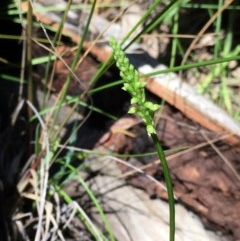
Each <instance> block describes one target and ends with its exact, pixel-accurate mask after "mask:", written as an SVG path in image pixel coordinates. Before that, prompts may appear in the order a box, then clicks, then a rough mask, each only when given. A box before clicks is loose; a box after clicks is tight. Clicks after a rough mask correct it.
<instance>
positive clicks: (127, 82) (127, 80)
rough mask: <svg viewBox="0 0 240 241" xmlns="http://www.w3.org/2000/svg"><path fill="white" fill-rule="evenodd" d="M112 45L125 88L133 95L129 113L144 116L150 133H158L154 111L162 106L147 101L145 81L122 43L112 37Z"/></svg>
mask: <svg viewBox="0 0 240 241" xmlns="http://www.w3.org/2000/svg"><path fill="white" fill-rule="evenodd" d="M109 42H110V45H111V47H112V49H113V53H114V59H115V60H116V65H117V67H118V68H119V69H120V76H121V77H122V78H123V80H124V84H123V88H122V89H123V90H125V91H127V92H129V94H130V95H131V97H132V98H131V104H132V106H131V108H130V109H129V111H128V113H130V114H135V113H136V114H138V115H139V116H141V117H142V119H143V121H144V122H145V124H146V126H147V132H148V134H149V135H151V134H153V133H156V132H155V128H154V123H153V117H154V112H155V111H156V110H158V109H159V108H160V105H157V104H153V103H152V102H149V101H146V98H145V90H144V87H145V85H146V83H145V82H140V81H139V73H138V71H136V70H135V68H134V66H133V65H132V64H130V63H129V60H128V58H127V57H126V55H125V53H124V52H123V51H122V49H121V46H120V44H119V43H118V42H117V41H116V40H115V39H114V38H113V37H112V38H110V41H109Z"/></svg>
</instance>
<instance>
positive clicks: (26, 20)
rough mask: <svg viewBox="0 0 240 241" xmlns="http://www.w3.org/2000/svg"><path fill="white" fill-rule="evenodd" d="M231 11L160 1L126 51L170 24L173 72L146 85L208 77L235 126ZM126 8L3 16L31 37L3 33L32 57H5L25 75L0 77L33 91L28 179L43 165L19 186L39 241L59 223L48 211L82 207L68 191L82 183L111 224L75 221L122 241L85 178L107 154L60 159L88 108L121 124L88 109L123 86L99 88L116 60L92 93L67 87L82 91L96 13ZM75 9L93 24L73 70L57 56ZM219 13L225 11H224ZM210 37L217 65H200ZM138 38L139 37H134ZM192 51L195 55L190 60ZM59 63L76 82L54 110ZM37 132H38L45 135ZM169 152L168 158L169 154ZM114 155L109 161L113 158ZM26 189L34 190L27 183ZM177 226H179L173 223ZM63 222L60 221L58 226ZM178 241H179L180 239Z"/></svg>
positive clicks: (200, 85)
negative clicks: (41, 84)
mask: <svg viewBox="0 0 240 241" xmlns="http://www.w3.org/2000/svg"><path fill="white" fill-rule="evenodd" d="M26 2H27V1H26ZM160 4H162V8H161V11H160V10H159V12H157V13H156V14H155V15H154V17H153V18H151V21H148V22H147V24H146V25H145V27H144V28H143V29H142V30H141V31H140V32H139V33H138V34H137V35H134V33H135V32H136V29H137V28H138V27H139V26H141V25H142V24H143V23H144V22H146V21H147V20H148V19H150V16H151V14H152V13H153V11H154V10H155V9H156V8H157V7H158V6H159V5H160ZM223 4H224V1H223V0H218V1H208V3H198V1H187V0H182V1H179V0H174V1H167V0H165V1H161V0H156V1H154V2H153V3H152V4H151V5H150V6H149V8H148V9H147V10H146V11H145V13H144V14H143V16H142V17H141V18H140V19H139V21H138V22H137V23H136V24H135V26H133V27H132V29H131V31H130V32H129V33H127V34H126V36H124V37H123V39H122V40H121V44H123V46H124V50H127V48H128V47H130V46H131V45H132V44H133V43H135V42H138V43H141V41H142V37H143V36H144V35H145V34H149V35H150V36H151V34H152V33H153V31H159V28H160V26H161V25H163V24H166V25H167V26H168V28H169V33H168V34H169V35H171V36H173V37H172V38H170V39H169V45H168V51H169V52H168V53H159V54H160V57H159V59H160V60H159V61H162V57H161V55H164V54H165V56H169V57H168V58H167V60H166V64H168V66H169V67H168V68H167V69H166V70H161V71H154V72H151V73H149V74H147V75H141V76H140V78H141V77H147V76H156V75H160V74H165V73H171V72H176V73H180V74H181V75H182V76H185V74H186V73H187V72H188V73H193V74H192V75H194V74H195V73H196V74H197V75H198V76H203V78H202V79H201V80H200V79H199V81H198V82H197V83H196V85H195V86H194V87H195V88H196V89H197V90H198V91H199V93H201V94H204V95H208V96H210V98H211V99H212V100H213V101H214V102H216V103H217V104H218V105H219V106H221V107H222V108H224V109H225V110H226V111H227V112H228V113H229V114H230V115H232V116H233V117H234V118H235V119H237V120H239V119H240V111H239V109H240V100H239V98H240V97H239V94H237V91H236V89H234V88H232V87H231V85H230V84H229V80H230V79H231V78H233V76H232V73H231V68H230V63H232V62H234V61H235V62H236V63H237V65H238V61H239V60H240V45H239V34H238V32H237V30H238V29H237V26H236V19H237V15H239V13H238V11H239V9H240V4H238V2H237V1H234V2H233V3H232V4H231V5H229V6H225V7H224V8H222V6H223ZM30 6H31V4H30V2H29V7H30ZM122 6H125V5H124V4H123V5H122V4H120V3H115V2H112V3H111V2H109V3H107V4H103V3H97V1H92V2H91V3H88V4H85V5H81V4H77V5H76V4H73V3H72V1H70V0H68V1H67V5H66V7H64V8H61V7H60V6H49V7H42V8H39V9H34V8H33V12H32V11H28V13H26V12H22V11H21V10H20V9H19V5H18V4H17V2H15V3H12V4H9V5H8V7H7V11H6V12H5V13H4V14H2V15H1V16H0V18H2V19H10V20H11V21H13V22H15V23H17V24H22V25H23V26H24V28H26V33H25V35H22V36H18V35H16V34H13V35H6V34H1V33H0V39H9V41H23V43H25V44H26V45H24V44H23V46H25V47H23V53H25V54H26V58H23V60H25V61H23V62H22V63H20V64H19V65H18V64H16V63H11V62H9V61H8V59H6V58H2V57H1V56H0V62H1V63H3V64H4V66H5V67H6V68H8V67H15V68H17V69H22V71H21V75H19V76H15V75H11V74H9V73H7V74H5V73H4V71H3V72H2V73H1V75H0V76H1V78H2V79H5V80H8V81H14V82H20V83H22V86H25V85H26V84H27V86H28V96H27V100H28V110H29V111H28V112H29V113H28V117H29V123H30V124H32V135H30V137H31V140H29V145H31V146H32V145H34V148H33V149H34V152H33V153H30V155H29V162H28V163H29V164H28V166H27V169H26V171H25V172H26V175H27V173H28V171H29V170H31V169H32V163H33V162H32V161H31V160H32V159H31V158H30V156H32V155H36V158H35V159H36V160H38V162H36V163H37V165H36V166H35V167H34V170H32V171H31V175H32V176H31V175H30V177H28V178H27V179H21V180H20V181H19V186H21V187H22V188H21V192H22V193H23V194H24V195H25V196H24V197H25V199H26V200H28V201H29V200H31V202H32V213H34V214H35V218H36V219H37V220H38V221H37V224H38V226H37V227H38V229H37V232H36V237H35V240H36V241H37V240H42V238H43V236H44V235H47V233H48V232H50V231H49V230H50V227H52V225H53V221H48V225H45V226H44V227H43V226H42V224H43V223H44V222H45V219H44V215H47V216H48V217H49V220H51V218H52V217H51V215H54V210H52V211H51V212H52V213H51V212H50V211H49V210H50V209H47V207H49V206H51V205H53V206H54V205H56V200H57V199H59V200H61V202H63V203H65V204H66V205H70V204H71V203H73V202H74V200H73V199H72V197H71V196H69V195H68V194H67V193H66V192H65V191H64V188H63V185H64V184H65V183H66V182H71V181H72V180H76V179H77V181H78V182H79V185H81V186H82V187H83V189H84V190H85V192H86V193H87V195H88V198H89V200H90V202H91V203H92V204H93V205H94V206H95V208H96V210H97V212H98V214H99V216H100V218H101V220H102V221H103V224H104V230H101V229H100V227H98V226H97V224H96V223H94V220H91V219H90V218H88V216H87V215H88V214H86V213H85V211H84V210H82V209H81V207H79V206H77V207H76V210H75V211H76V213H75V216H76V217H77V218H79V220H80V221H81V222H82V223H83V224H84V226H85V227H86V229H87V230H88V232H89V233H90V234H91V236H92V237H93V239H94V240H97V241H98V240H106V241H107V240H116V239H115V237H114V232H113V230H112V229H111V224H110V223H109V222H108V220H107V216H106V214H105V213H104V208H103V207H102V206H101V201H100V200H99V199H98V197H97V196H96V195H95V193H94V192H93V191H92V190H91V187H90V186H89V183H88V182H87V181H85V180H84V178H82V177H81V175H80V174H79V170H80V169H81V171H84V170H87V169H88V168H91V164H84V162H83V159H84V158H86V157H87V156H89V155H91V154H92V155H99V156H101V155H105V153H97V152H96V151H94V150H86V149H82V150H81V152H76V151H74V150H71V149H68V150H67V152H66V155H65V157H60V156H59V153H60V151H61V150H66V149H67V147H68V146H72V147H74V145H75V144H76V143H75V142H76V135H77V132H78V130H79V129H80V128H81V127H82V125H83V123H84V122H87V121H88V119H87V117H86V118H85V119H83V120H82V122H79V123H76V124H75V125H74V128H73V129H72V133H71V135H70V136H69V138H67V140H65V143H62V140H61V138H62V136H61V132H62V131H63V129H64V126H65V125H66V123H67V122H68V121H69V119H70V118H71V115H72V113H74V112H75V111H76V110H77V109H78V108H79V107H80V106H81V107H85V108H87V109H88V110H89V111H90V112H89V113H90V114H91V113H92V112H98V113H101V114H103V115H105V116H107V117H109V118H110V119H112V120H117V119H118V117H116V116H114V115H112V114H111V113H107V112H106V111H104V110H101V109H99V108H97V107H96V106H94V104H93V103H92V102H91V101H90V102H86V97H88V99H90V100H91V98H92V96H93V95H94V94H96V93H99V92H102V91H104V90H107V89H109V88H111V87H113V86H117V85H122V84H123V81H122V80H119V79H118V80H117V79H116V80H115V81H113V82H112V83H108V84H105V85H101V86H100V87H95V84H96V83H97V82H98V80H99V78H100V77H101V76H102V75H103V74H104V73H105V72H106V71H107V69H109V68H110V66H111V65H113V58H112V57H111V58H109V60H108V61H106V62H105V63H102V64H101V65H99V68H98V71H97V73H96V74H95V76H94V77H93V78H92V79H91V80H89V81H90V85H89V88H86V90H85V91H84V92H83V93H82V94H81V95H79V96H68V95H67V88H68V86H69V84H70V81H71V79H72V78H74V79H76V80H77V81H79V83H80V84H82V83H81V80H80V79H79V77H78V76H76V75H75V69H76V66H77V64H78V61H79V58H80V55H81V52H82V51H83V45H84V41H85V40H86V38H87V34H88V32H89V24H90V23H91V21H92V17H93V14H94V13H95V12H97V11H99V10H101V9H111V8H121V7H122ZM30 9H31V7H30ZM73 9H78V10H79V9H88V11H89V12H90V14H89V15H88V17H87V19H86V24H85V25H84V28H83V31H82V36H81V37H82V38H81V41H80V42H79V43H71V44H72V45H75V47H76V51H75V57H74V59H73V61H72V63H71V64H67V63H66V62H65V61H64V57H63V56H61V55H59V54H57V51H56V47H57V46H59V45H61V44H63V42H62V41H63V38H62V37H63V35H64V33H63V27H64V23H65V22H66V19H67V15H68V13H69V11H70V10H73ZM219 9H221V10H222V11H219ZM35 10H37V11H39V12H44V13H47V12H57V11H59V10H61V11H62V15H61V22H60V24H59V25H58V27H57V29H54V28H53V27H52V26H48V25H45V24H43V23H41V22H38V21H37V19H36V18H35V17H34V11H35ZM121 10H122V9H121ZM196 10H197V11H199V13H200V14H199V24H200V26H198V29H195V32H194V33H189V32H188V29H189V28H187V27H186V26H184V24H186V23H184V22H190V24H191V20H188V19H185V18H186V17H189V16H191V12H192V11H194V13H195V11H196ZM202 13H204V14H202ZM226 14H228V16H226ZM202 16H204V17H203V19H201V17H202ZM207 23H211V24H210V25H209V27H208V28H206V29H205V28H204V27H205V26H207ZM190 27H192V26H190ZM36 29H38V30H39V31H40V32H42V33H43V36H41V37H40V38H35V36H34V37H33V35H34V34H33V33H34V31H36ZM49 30H50V31H52V32H51V37H50V35H49V32H48V31H49ZM201 30H202V32H201ZM208 33H213V34H214V36H216V37H215V39H214V45H210V46H204V47H202V49H201V50H202V51H203V52H207V53H209V54H210V55H211V59H207V60H204V59H203V60H202V59H199V56H198V54H199V53H198V51H197V50H198V48H195V47H196V44H198V42H199V41H196V43H194V40H201V39H202V37H203V36H205V35H206V34H208ZM190 34H191V35H194V36H195V38H194V39H192V40H191V39H187V38H181V37H180V36H185V35H186V36H189V35H190ZM133 35H134V36H135V37H132V36H133ZM221 36H223V37H221ZM64 37H66V36H64ZM153 37H154V36H153ZM160 40H161V39H160ZM33 42H34V43H35V44H38V45H39V46H41V47H42V48H43V49H44V50H45V51H46V52H47V54H45V55H44V56H43V57H34V53H33V52H32V44H33ZM13 43H14V42H13ZM191 43H192V44H193V45H192V47H191V48H189V46H191ZM188 48H189V53H188V54H186V52H187V49H188ZM57 60H61V61H62V62H63V63H64V64H65V65H66V67H67V68H68V70H69V75H68V76H66V82H65V85H64V87H63V89H62V91H61V92H60V93H58V94H57V95H56V99H55V103H54V104H53V105H52V106H51V107H49V106H47V103H48V98H49V95H50V93H49V90H48V88H47V87H46V86H47V83H51V81H52V80H53V76H54V71H55V68H54V64H55V62H56V61H57ZM181 63H182V64H181ZM43 64H45V72H44V73H41V74H42V78H43V79H44V81H45V85H46V86H45V87H46V88H45V92H44V101H43V104H42V106H39V108H37V107H36V106H37V105H36V103H35V100H34V97H35V96H36V92H35V89H34V84H35V83H34V69H35V67H37V66H38V65H43ZM202 72H203V73H204V74H203V75H201V74H202ZM189 81H190V80H189ZM239 88H240V87H238V90H239ZM20 99H21V98H20ZM64 106H70V109H69V111H68V113H66V116H65V119H64V121H63V122H62V123H60V124H59V123H58V117H59V114H60V111H61V110H62V108H64ZM35 126H37V128H36V127H35ZM56 126H57V129H56ZM155 141H156V137H155ZM60 143H61V144H60ZM158 149H159V146H158V145H157V146H156V152H154V153H142V154H136V155H135V156H140V157H143V156H145V155H153V154H156V153H157V151H158ZM161 153H162V154H163V152H161ZM107 155H109V153H107ZM110 155H112V156H113V157H114V156H117V157H119V158H120V157H121V158H127V157H131V155H120V154H118V153H111V154H110ZM76 158H77V159H79V161H80V165H79V167H74V166H73V165H72V164H71V162H72V160H73V159H76ZM33 159H34V158H33ZM35 159H34V160H35ZM26 162H27V160H26ZM55 163H58V164H59V165H61V168H60V170H59V171H58V172H57V173H56V174H55V175H54V176H50V175H49V168H50V167H51V166H52V165H54V164H55ZM65 176H66V179H65V182H63V183H61V182H60V180H61V177H65ZM26 182H27V183H28V184H26ZM28 186H31V188H30V189H28V188H27V187H28ZM53 194H54V195H53ZM53 197H54V198H53ZM50 204H51V205H50ZM59 205H60V204H59ZM46 210H48V211H46ZM171 219H173V216H172V217H171ZM55 221H56V222H57V220H55ZM172 231H173V228H172ZM56 235H60V234H58V233H57V231H56ZM61 235H62V234H61ZM159 239H161V237H159ZM170 240H173V237H172V236H171V239H170Z"/></svg>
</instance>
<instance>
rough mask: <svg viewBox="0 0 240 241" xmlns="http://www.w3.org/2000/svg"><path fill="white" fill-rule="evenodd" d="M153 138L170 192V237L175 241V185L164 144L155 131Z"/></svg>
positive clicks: (171, 240)
mask: <svg viewBox="0 0 240 241" xmlns="http://www.w3.org/2000/svg"><path fill="white" fill-rule="evenodd" d="M151 138H152V140H153V143H154V146H155V149H156V151H157V153H158V156H159V159H160V162H161V164H162V168H163V175H164V178H165V182H166V186H167V193H168V202H169V224H170V233H169V236H170V237H169V239H170V241H174V233H175V204H174V193H173V186H172V179H171V176H170V171H169V167H168V163H167V160H166V157H165V154H164V151H163V148H162V145H161V143H160V141H159V139H158V137H157V135H156V134H155V133H153V134H151Z"/></svg>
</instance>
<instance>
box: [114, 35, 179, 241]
mask: <svg viewBox="0 0 240 241" xmlns="http://www.w3.org/2000/svg"><path fill="white" fill-rule="evenodd" d="M109 42H110V45H111V47H112V50H113V55H114V59H115V60H116V65H117V67H118V68H119V70H120V76H121V77H122V78H123V80H124V84H123V88H122V89H123V90H125V91H127V92H129V94H130V95H131V97H132V98H131V105H132V106H131V107H130V109H129V111H128V113H130V114H138V115H139V116H140V117H141V118H142V119H143V121H144V122H145V124H146V130H147V132H148V134H149V136H151V138H152V140H153V143H154V146H155V148H156V151H157V153H158V156H159V159H160V161H161V164H162V168H163V174H164V178H165V181H166V186H167V192H168V198H169V224H170V232H169V240H170V241H174V239H175V206H174V194H173V187H172V179H171V176H170V172H169V168H168V164H167V161H166V157H165V154H164V151H163V148H162V145H161V143H160V141H159V139H158V137H157V134H156V130H155V127H154V122H153V117H154V112H155V111H156V110H158V109H159V108H160V106H159V105H157V104H153V103H152V102H150V101H146V98H145V90H144V87H145V85H146V83H145V82H140V81H139V73H138V72H137V71H136V70H135V68H134V66H133V65H131V64H130V63H129V60H128V58H127V57H126V55H125V53H124V52H123V51H122V49H121V46H120V44H119V43H118V42H117V41H116V40H115V39H114V38H113V37H112V38H110V40H109Z"/></svg>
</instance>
